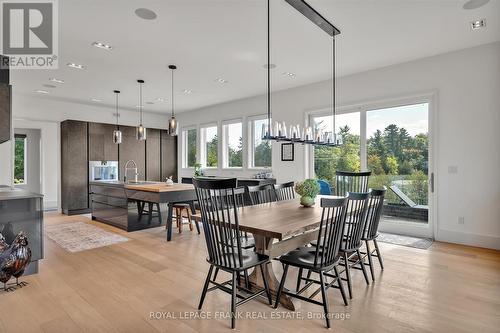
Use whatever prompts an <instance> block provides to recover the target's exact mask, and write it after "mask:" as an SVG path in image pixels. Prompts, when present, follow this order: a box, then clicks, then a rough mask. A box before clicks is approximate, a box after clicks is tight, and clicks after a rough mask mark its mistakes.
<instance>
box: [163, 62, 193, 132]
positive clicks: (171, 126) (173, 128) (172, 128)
mask: <svg viewBox="0 0 500 333" xmlns="http://www.w3.org/2000/svg"><path fill="white" fill-rule="evenodd" d="M168 68H170V70H171V72H172V85H171V88H172V90H171V95H172V96H171V97H170V101H171V102H172V115H171V117H170V120H169V121H168V134H169V135H170V136H177V120H176V119H175V112H174V70H176V69H177V66H175V65H169V66H168ZM186 90H187V89H184V92H185V93H186ZM188 91H189V92H188V94H190V93H191V90H188Z"/></svg>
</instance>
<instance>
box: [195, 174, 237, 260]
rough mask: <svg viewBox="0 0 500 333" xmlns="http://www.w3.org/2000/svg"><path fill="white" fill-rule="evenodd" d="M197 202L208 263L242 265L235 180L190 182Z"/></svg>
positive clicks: (199, 180)
mask: <svg viewBox="0 0 500 333" xmlns="http://www.w3.org/2000/svg"><path fill="white" fill-rule="evenodd" d="M193 185H194V187H195V190H196V196H197V197H198V202H199V203H200V210H201V221H202V223H203V230H204V234H205V241H206V244H207V250H208V256H209V260H210V262H211V263H213V264H215V265H219V266H225V267H241V266H242V265H243V257H242V247H241V240H240V237H236V236H239V235H240V230H239V222H238V210H239V209H238V204H237V202H238V199H237V197H238V194H237V193H239V192H241V189H237V188H236V178H234V179H221V180H201V179H193Z"/></svg>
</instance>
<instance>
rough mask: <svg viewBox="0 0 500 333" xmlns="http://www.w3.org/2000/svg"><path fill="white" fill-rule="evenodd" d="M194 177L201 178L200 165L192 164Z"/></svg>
mask: <svg viewBox="0 0 500 333" xmlns="http://www.w3.org/2000/svg"><path fill="white" fill-rule="evenodd" d="M194 176H195V177H200V176H203V172H202V170H201V164H200V163H195V164H194Z"/></svg>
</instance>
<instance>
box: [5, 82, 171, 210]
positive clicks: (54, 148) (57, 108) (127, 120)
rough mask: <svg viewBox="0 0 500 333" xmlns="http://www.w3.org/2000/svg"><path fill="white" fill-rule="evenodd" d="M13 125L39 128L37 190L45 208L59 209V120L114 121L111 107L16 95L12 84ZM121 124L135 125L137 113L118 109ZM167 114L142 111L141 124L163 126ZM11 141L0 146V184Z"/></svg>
mask: <svg viewBox="0 0 500 333" xmlns="http://www.w3.org/2000/svg"><path fill="white" fill-rule="evenodd" d="M13 91H14V94H13V100H12V111H13V118H14V120H13V126H14V128H26V129H39V130H40V131H41V164H42V183H41V193H42V194H43V195H44V206H45V208H46V209H54V208H57V209H60V202H61V201H60V178H61V177H60V175H61V165H60V155H61V148H60V122H61V121H63V120H66V119H74V120H82V121H94V122H102V123H114V122H115V119H114V117H113V113H114V110H113V109H110V108H104V107H99V106H97V105H96V106H93V105H81V104H75V103H70V102H64V101H54V100H50V99H47V98H43V97H40V98H39V97H36V96H27V95H21V94H16V92H15V84H14V85H13ZM120 113H121V117H120V124H121V125H131V126H133V125H136V124H137V121H138V114H137V112H132V111H120ZM167 120H168V116H167V115H165V116H163V115H159V114H149V113H147V114H145V115H144V126H146V127H154V128H166V126H163V124H165V125H166V124H167ZM11 146H12V140H11V141H9V142H6V143H3V144H1V145H0V184H7V185H11V183H12V168H13V166H12V163H13V151H12V150H11V149H12V148H11Z"/></svg>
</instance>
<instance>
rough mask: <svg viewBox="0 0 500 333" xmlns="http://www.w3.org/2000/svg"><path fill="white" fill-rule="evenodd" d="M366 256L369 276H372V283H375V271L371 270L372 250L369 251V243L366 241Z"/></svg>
mask: <svg viewBox="0 0 500 333" xmlns="http://www.w3.org/2000/svg"><path fill="white" fill-rule="evenodd" d="M365 245H366V255H367V256H368V265H369V266H370V274H371V275H372V281H375V270H374V269H373V258H372V250H371V249H370V243H369V242H368V241H367V240H366V241H365Z"/></svg>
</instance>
